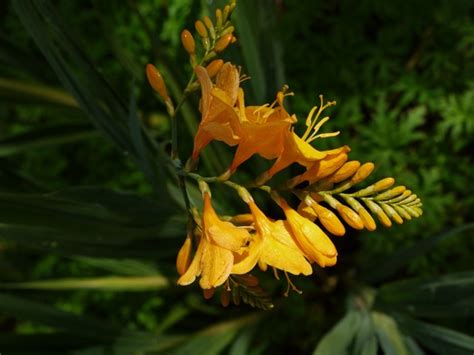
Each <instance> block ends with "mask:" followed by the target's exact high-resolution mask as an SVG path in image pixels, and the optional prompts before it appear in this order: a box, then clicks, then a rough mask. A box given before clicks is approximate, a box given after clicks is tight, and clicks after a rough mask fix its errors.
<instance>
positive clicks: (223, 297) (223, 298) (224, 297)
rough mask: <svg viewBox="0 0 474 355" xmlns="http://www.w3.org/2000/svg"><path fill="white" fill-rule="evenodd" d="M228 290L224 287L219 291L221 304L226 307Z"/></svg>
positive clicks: (228, 299) (228, 295)
mask: <svg viewBox="0 0 474 355" xmlns="http://www.w3.org/2000/svg"><path fill="white" fill-rule="evenodd" d="M230 296H231V294H230V291H228V290H227V289H226V288H225V287H224V288H223V289H222V291H221V304H222V306H223V307H227V306H228V305H229V303H230Z"/></svg>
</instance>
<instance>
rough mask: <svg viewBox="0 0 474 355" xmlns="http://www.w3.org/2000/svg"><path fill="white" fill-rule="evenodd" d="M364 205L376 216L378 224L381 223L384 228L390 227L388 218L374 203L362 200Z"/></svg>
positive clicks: (390, 223) (390, 222)
mask: <svg viewBox="0 0 474 355" xmlns="http://www.w3.org/2000/svg"><path fill="white" fill-rule="evenodd" d="M364 202H365V204H366V205H367V207H368V208H369V209H370V210H371V211H372V212H373V213H375V215H376V216H377V218H378V220H379V221H380V223H382V224H383V225H384V226H385V227H390V226H391V225H392V221H390V218H388V216H387V215H386V214H385V212H384V211H383V210H382V208H380V206H379V205H377V204H376V203H375V202H374V201H372V200H364Z"/></svg>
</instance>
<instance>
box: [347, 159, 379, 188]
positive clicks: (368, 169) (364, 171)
mask: <svg viewBox="0 0 474 355" xmlns="http://www.w3.org/2000/svg"><path fill="white" fill-rule="evenodd" d="M374 168H375V166H374V163H370V162H369V163H365V164H362V166H361V167H360V168H359V169H357V171H356V173H355V174H354V176H353V177H352V179H351V183H352V184H357V183H359V182H361V181H363V180H365V179H366V178H367V176H369V175H370V174H371V173H372V171H374Z"/></svg>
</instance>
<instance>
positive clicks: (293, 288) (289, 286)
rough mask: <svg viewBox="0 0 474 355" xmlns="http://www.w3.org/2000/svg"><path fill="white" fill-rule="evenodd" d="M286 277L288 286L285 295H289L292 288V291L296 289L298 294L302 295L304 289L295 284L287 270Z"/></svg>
mask: <svg viewBox="0 0 474 355" xmlns="http://www.w3.org/2000/svg"><path fill="white" fill-rule="evenodd" d="M285 277H286V281H287V283H288V284H287V287H286V291H285V293H284V294H283V295H284V296H285V297H288V295H289V293H290V288H291V290H292V291H295V292H296V293H297V294H299V295H301V294H302V293H303V291H301V290H299V289H298V288H297V287H296V286H295V284H294V283H293V282H292V281H291V279H290V276H288V273H287V272H286V271H285Z"/></svg>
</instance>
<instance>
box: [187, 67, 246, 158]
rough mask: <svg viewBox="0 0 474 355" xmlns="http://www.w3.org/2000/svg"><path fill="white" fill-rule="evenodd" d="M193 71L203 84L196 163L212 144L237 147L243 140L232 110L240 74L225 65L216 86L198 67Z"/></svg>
mask: <svg viewBox="0 0 474 355" xmlns="http://www.w3.org/2000/svg"><path fill="white" fill-rule="evenodd" d="M194 71H195V72H196V75H197V77H198V80H199V83H200V84H201V90H202V98H201V114H202V117H201V122H200V124H199V127H198V130H197V132H196V136H195V137H194V149H193V154H192V158H193V159H196V158H197V157H198V156H199V152H200V151H201V150H202V149H203V148H204V147H205V146H206V145H208V144H209V142H211V141H212V140H218V141H223V142H225V143H226V144H228V145H230V146H233V145H236V144H237V143H238V142H239V140H240V137H241V133H240V124H239V117H238V116H237V113H236V112H235V111H234V108H233V106H234V105H235V102H236V100H237V92H238V89H239V71H238V70H237V68H236V67H235V66H234V65H232V64H230V63H225V64H224V65H223V66H222V68H221V69H220V70H219V72H218V74H217V77H216V85H214V84H213V83H212V81H211V78H210V77H209V74H208V72H207V70H206V69H205V68H203V67H201V66H197V67H196V68H195V69H194Z"/></svg>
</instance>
